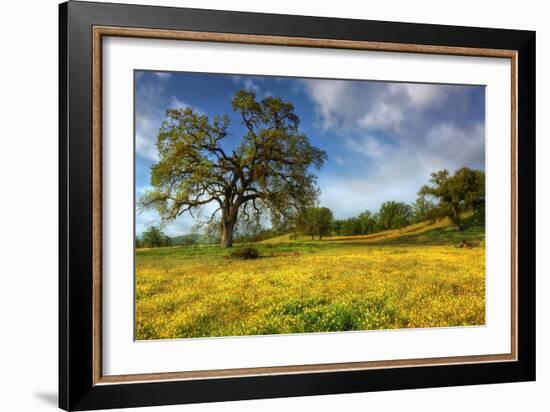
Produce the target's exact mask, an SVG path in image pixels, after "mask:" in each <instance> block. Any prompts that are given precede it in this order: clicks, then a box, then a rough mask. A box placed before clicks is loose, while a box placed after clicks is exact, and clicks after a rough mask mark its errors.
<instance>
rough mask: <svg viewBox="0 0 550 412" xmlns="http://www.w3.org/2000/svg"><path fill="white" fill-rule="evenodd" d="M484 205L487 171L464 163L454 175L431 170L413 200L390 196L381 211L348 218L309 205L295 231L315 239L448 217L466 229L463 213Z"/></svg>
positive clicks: (349, 234)
mask: <svg viewBox="0 0 550 412" xmlns="http://www.w3.org/2000/svg"><path fill="white" fill-rule="evenodd" d="M484 208H485V172H483V171H481V170H472V169H469V168H467V167H463V168H461V169H458V170H457V171H456V172H455V173H454V174H453V175H451V174H450V173H449V171H448V170H441V171H438V172H434V173H432V174H431V178H430V182H429V184H428V185H424V186H422V187H421V188H420V190H419V191H418V198H417V199H416V201H415V202H414V203H412V204H407V203H405V202H398V201H393V200H390V201H387V202H384V203H382V205H381V206H380V209H379V211H378V212H377V213H372V212H371V211H369V210H366V211H364V212H362V213H360V214H359V215H357V216H354V217H350V218H348V219H333V217H332V212H331V210H330V209H328V208H326V207H310V208H306V209H304V210H303V212H302V213H301V215H300V216H299V217H298V218H297V220H296V225H295V228H294V234H295V235H298V234H301V235H306V236H311V238H312V239H313V238H314V237H315V236H316V237H318V238H319V239H322V238H323V237H324V236H328V235H335V236H355V235H368V234H371V233H376V232H381V231H384V230H391V229H401V228H403V227H405V226H408V225H410V224H413V223H419V222H424V221H429V222H432V223H433V222H435V221H436V220H438V219H441V218H444V217H448V218H449V219H450V220H451V222H453V224H454V225H455V227H456V228H457V229H458V230H462V229H463V224H462V223H463V222H462V218H461V216H462V214H463V213H464V212H466V211H472V212H478V211H481V210H482V209H484Z"/></svg>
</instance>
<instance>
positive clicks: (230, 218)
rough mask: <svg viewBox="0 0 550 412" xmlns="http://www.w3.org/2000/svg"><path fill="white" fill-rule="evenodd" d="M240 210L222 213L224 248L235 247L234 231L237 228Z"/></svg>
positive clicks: (222, 242)
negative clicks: (236, 223) (238, 211)
mask: <svg viewBox="0 0 550 412" xmlns="http://www.w3.org/2000/svg"><path fill="white" fill-rule="evenodd" d="M236 210H238V209H233V210H231V209H230V210H229V212H227V213H222V238H221V246H222V247H232V246H233V229H234V228H235V222H236V221H237V212H236Z"/></svg>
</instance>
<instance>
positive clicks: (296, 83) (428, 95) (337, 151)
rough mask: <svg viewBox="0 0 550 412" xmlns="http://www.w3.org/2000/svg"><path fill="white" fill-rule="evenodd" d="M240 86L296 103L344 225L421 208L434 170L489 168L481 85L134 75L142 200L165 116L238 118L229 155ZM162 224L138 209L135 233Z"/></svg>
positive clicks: (184, 221)
mask: <svg viewBox="0 0 550 412" xmlns="http://www.w3.org/2000/svg"><path fill="white" fill-rule="evenodd" d="M238 89H247V90H254V91H255V92H256V93H257V96H258V97H259V98H263V97H265V96H269V95H273V96H278V97H281V98H282V99H283V100H285V101H289V102H291V103H293V104H294V107H295V111H296V114H297V115H298V116H299V118H300V120H301V123H300V128H301V130H302V132H304V133H305V134H306V135H307V136H308V138H309V140H310V142H311V143H312V144H313V145H315V146H318V147H320V148H322V149H324V150H325V151H326V152H327V154H328V160H327V161H326V162H325V165H324V166H323V168H322V169H321V170H320V171H319V172H318V173H317V176H318V185H319V188H320V189H321V196H320V205H321V206H326V207H329V208H330V209H331V210H332V211H333V213H334V216H335V218H338V219H342V218H347V217H351V216H355V215H357V214H358V213H360V212H362V211H364V210H367V209H368V210H371V211H373V212H375V211H377V210H378V208H379V207H380V204H381V203H382V202H384V201H386V200H397V201H405V202H413V201H414V200H415V199H416V193H417V192H418V189H419V188H420V186H422V185H423V184H425V183H427V182H428V179H429V175H430V173H431V172H433V171H436V170H440V169H443V168H447V169H449V170H451V171H453V170H456V169H457V168H459V167H461V166H468V167H472V168H476V169H484V168H485V88H484V87H483V86H462V85H436V84H413V83H395V82H375V81H363V80H361V81H357V80H330V79H300V78H285V77H270V76H235V75H224V74H202V73H184V72H151V71H136V72H135V133H136V136H135V149H136V197H137V198H139V196H140V195H141V194H143V193H144V192H145V191H146V190H147V189H148V188H149V173H150V168H151V166H152V165H153V164H154V163H155V162H156V160H157V153H156V148H155V142H156V137H157V132H158V128H159V125H160V122H161V120H162V119H163V117H164V113H165V111H166V109H169V108H174V107H191V108H193V109H194V110H196V111H197V112H198V113H200V114H204V115H207V116H209V117H212V116H214V115H216V114H228V115H230V117H231V132H232V133H233V134H232V136H231V137H229V138H228V139H227V140H226V142H225V143H224V145H225V147H226V148H231V147H233V146H234V145H236V144H237V143H238V142H239V140H240V138H241V136H242V135H243V132H244V128H243V125H242V124H241V121H240V119H239V118H238V117H236V116H234V114H233V113H232V112H231V98H232V96H233V94H234V93H235V91H236V90H238ZM207 213H208V207H206V210H205V211H204V214H205V215H206V214H207ZM158 223H159V217H158V215H157V214H156V212H154V211H145V212H141V213H137V212H136V233H137V234H141V233H142V232H143V231H144V230H145V229H146V228H147V227H148V226H151V225H156V224H158ZM195 223H196V222H195V221H194V220H193V219H192V218H191V217H190V216H188V215H187V216H186V215H182V216H180V217H179V218H178V219H177V220H176V221H174V222H171V223H170V224H168V225H167V226H165V228H164V231H165V232H166V233H167V234H169V235H171V236H174V235H179V234H185V233H189V232H191V231H192V229H193V226H194V225H195Z"/></svg>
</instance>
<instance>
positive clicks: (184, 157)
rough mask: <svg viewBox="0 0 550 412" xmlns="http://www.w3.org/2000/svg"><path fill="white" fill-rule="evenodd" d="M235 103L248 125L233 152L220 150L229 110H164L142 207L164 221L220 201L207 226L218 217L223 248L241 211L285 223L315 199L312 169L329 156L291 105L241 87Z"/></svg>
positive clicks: (226, 131)
mask: <svg viewBox="0 0 550 412" xmlns="http://www.w3.org/2000/svg"><path fill="white" fill-rule="evenodd" d="M231 105H232V109H233V111H234V112H235V113H237V115H239V117H240V118H241V119H242V123H243V125H244V126H245V129H246V134H245V135H244V136H243V137H242V139H241V142H240V143H239V144H238V145H237V146H236V147H235V148H234V149H233V150H231V152H229V151H227V150H226V149H224V148H223V147H222V146H223V145H222V142H223V141H224V139H225V138H226V137H227V136H228V135H229V126H230V121H229V117H228V116H227V115H225V116H215V117H213V118H212V119H209V118H208V117H207V116H204V115H199V114H197V113H196V112H194V111H193V109H191V108H174V109H170V110H167V111H166V116H165V118H164V120H163V122H162V124H161V127H160V130H159V134H158V138H157V150H158V154H159V161H158V163H156V164H155V165H153V167H152V168H151V186H152V187H153V189H152V190H150V191H148V192H147V193H146V194H145V195H144V196H143V197H142V198H141V200H140V206H141V208H143V209H147V208H154V209H156V210H157V212H158V213H159V214H160V216H161V217H162V218H163V219H165V220H166V219H176V218H177V217H178V216H180V215H181V214H183V213H190V214H192V213H193V212H194V211H197V209H200V208H201V206H204V205H206V204H209V203H215V204H217V206H218V208H217V209H216V210H215V211H214V213H212V215H211V216H209V218H208V219H207V223H208V222H212V221H213V220H215V219H217V220H218V221H219V226H218V227H219V229H220V232H221V243H222V245H223V246H232V244H233V231H234V229H235V225H236V224H237V221H238V218H239V216H241V218H242V217H244V218H246V219H249V218H252V217H254V218H256V219H259V218H260V217H261V215H262V214H265V213H268V214H269V216H270V217H271V218H272V219H273V220H274V221H277V222H279V223H280V222H282V221H285V220H288V219H291V218H292V217H295V216H296V214H297V212H298V211H299V210H301V209H302V208H303V207H305V206H307V205H310V204H312V203H313V201H314V200H315V198H316V197H317V195H318V189H317V186H316V176H315V175H314V174H313V173H311V171H310V168H312V167H313V168H317V169H318V168H320V167H321V166H322V165H323V163H324V160H325V159H326V157H327V156H326V153H325V152H324V151H323V150H321V149H319V148H317V147H315V146H313V145H311V144H310V143H309V140H308V138H307V137H306V136H305V135H304V134H303V133H301V132H300V130H299V124H300V120H299V118H298V116H297V115H296V114H295V112H294V106H293V105H292V104H291V103H287V102H284V101H282V100H281V99H280V98H278V97H266V98H264V99H263V100H258V99H257V98H256V94H255V93H254V92H250V91H245V90H239V91H237V92H236V93H235V95H234V97H233V100H232V102H231Z"/></svg>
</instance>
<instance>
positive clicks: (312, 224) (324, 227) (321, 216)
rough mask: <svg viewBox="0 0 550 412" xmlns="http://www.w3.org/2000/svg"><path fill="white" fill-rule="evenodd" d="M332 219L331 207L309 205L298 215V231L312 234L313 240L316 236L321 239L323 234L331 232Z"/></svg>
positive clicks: (308, 234)
mask: <svg viewBox="0 0 550 412" xmlns="http://www.w3.org/2000/svg"><path fill="white" fill-rule="evenodd" d="M332 220H333V217H332V211H331V210H330V209H329V208H326V207H308V208H305V209H304V210H303V211H302V213H301V214H300V216H299V217H298V223H297V227H298V231H299V232H301V233H303V234H304V235H307V236H311V240H313V239H315V236H319V240H321V239H322V238H323V236H327V235H329V234H330V233H331V231H332Z"/></svg>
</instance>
